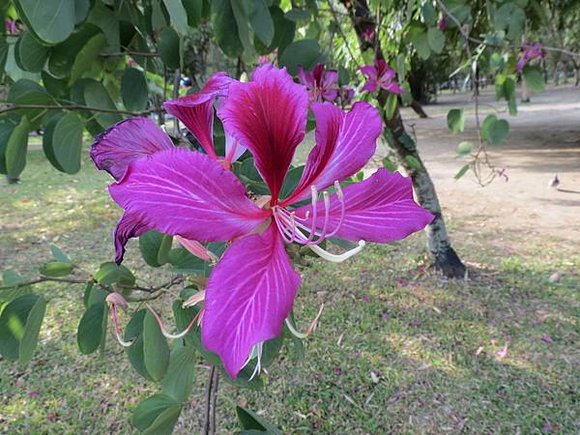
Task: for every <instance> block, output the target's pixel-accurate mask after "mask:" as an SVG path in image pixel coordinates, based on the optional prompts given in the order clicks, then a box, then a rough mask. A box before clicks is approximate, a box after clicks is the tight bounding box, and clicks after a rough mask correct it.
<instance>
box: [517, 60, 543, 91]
mask: <svg viewBox="0 0 580 435" xmlns="http://www.w3.org/2000/svg"><path fill="white" fill-rule="evenodd" d="M522 75H523V76H524V82H525V85H526V86H527V87H528V89H529V90H530V91H532V92H543V91H544V77H543V75H542V72H541V71H540V69H539V68H538V67H535V66H529V65H526V66H525V67H524V70H523V71H522Z"/></svg>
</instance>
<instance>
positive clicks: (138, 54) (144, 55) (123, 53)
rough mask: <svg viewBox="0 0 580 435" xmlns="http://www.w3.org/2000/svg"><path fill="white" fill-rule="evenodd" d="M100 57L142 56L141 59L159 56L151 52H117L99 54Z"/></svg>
mask: <svg viewBox="0 0 580 435" xmlns="http://www.w3.org/2000/svg"><path fill="white" fill-rule="evenodd" d="M99 56H101V57H112V56H143V57H159V56H160V54H159V53H157V52H151V51H118V52H114V53H100V54H99Z"/></svg>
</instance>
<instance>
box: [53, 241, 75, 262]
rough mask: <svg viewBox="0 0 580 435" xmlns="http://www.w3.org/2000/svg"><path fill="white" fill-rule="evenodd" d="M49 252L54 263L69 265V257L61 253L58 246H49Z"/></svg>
mask: <svg viewBox="0 0 580 435" xmlns="http://www.w3.org/2000/svg"><path fill="white" fill-rule="evenodd" d="M50 252H51V253H52V256H53V257H54V259H55V260H56V261H60V262H61V263H71V261H70V258H69V256H68V255H66V254H65V253H64V252H62V250H61V249H60V248H59V247H58V246H56V245H53V244H51V245H50Z"/></svg>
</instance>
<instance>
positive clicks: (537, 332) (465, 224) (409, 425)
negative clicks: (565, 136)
mask: <svg viewBox="0 0 580 435" xmlns="http://www.w3.org/2000/svg"><path fill="white" fill-rule="evenodd" d="M108 182H109V179H108V177H107V176H106V174H101V173H98V172H97V171H95V170H93V169H92V167H91V166H90V163H89V162H88V159H87V161H85V162H84V167H83V170H82V171H81V173H79V174H77V175H73V176H70V175H65V174H61V173H59V172H57V171H56V170H55V169H52V168H51V167H50V166H49V165H48V164H47V163H46V162H45V161H44V158H43V157H42V155H41V151H33V152H31V153H30V158H29V164H28V167H27V169H26V171H25V172H24V174H23V175H22V183H21V184H20V185H17V186H13V185H12V186H8V185H5V184H3V185H2V186H1V187H0V193H1V195H2V199H3V200H2V201H0V223H1V235H2V237H1V238H0V264H1V265H2V269H15V270H18V271H19V272H21V273H23V274H24V275H26V276H29V277H31V276H34V274H35V273H36V272H35V271H36V269H37V267H38V265H39V264H41V263H42V262H43V261H45V260H47V259H49V258H50V253H49V249H48V244H49V243H56V244H57V245H59V246H60V247H61V248H63V250H64V251H65V252H67V253H68V254H69V255H70V256H71V257H72V258H73V260H75V262H77V263H79V264H80V266H82V268H83V269H84V270H86V271H91V270H94V268H95V266H96V265H98V264H99V263H101V262H103V261H108V260H110V259H111V258H112V255H113V249H112V243H111V229H112V228H113V225H114V223H115V221H116V219H118V217H119V215H120V211H119V210H118V209H117V207H116V206H115V205H114V204H112V202H111V201H110V199H109V198H108V196H107V192H106V185H107V184H108ZM448 221H449V224H450V227H451V232H452V234H453V235H454V237H455V240H454V242H455V245H456V247H457V248H458V250H459V251H460V253H461V254H462V256H463V258H465V259H466V260H467V261H468V263H469V265H470V279H469V280H468V281H462V280H461V281H449V280H446V279H443V278H442V277H441V276H439V275H436V274H433V273H432V272H431V271H430V270H429V269H428V257H427V256H426V254H425V251H424V238H423V235H422V234H418V235H415V236H413V237H411V238H410V239H408V240H407V241H405V242H402V243H399V244H396V245H392V246H369V247H368V248H366V249H365V250H364V251H363V253H362V254H361V255H359V256H357V257H355V258H353V259H352V260H349V262H348V263H347V264H345V265H341V266H336V265H333V264H328V263H324V262H321V261H313V262H312V265H311V266H310V267H307V268H303V269H302V270H301V272H302V274H303V283H304V285H303V287H302V288H301V289H300V294H299V297H298V300H297V303H296V313H297V318H298V322H299V325H300V326H302V327H304V326H305V325H307V324H308V322H309V321H310V320H311V319H312V318H314V316H315V315H316V312H317V311H318V308H319V306H320V304H322V303H324V304H325V311H324V314H323V316H322V319H321V323H320V326H319V329H318V330H317V332H316V334H314V335H313V336H312V337H311V338H309V339H308V341H307V351H306V355H307V358H306V359H305V360H303V361H295V360H294V359H293V358H292V357H291V356H290V354H289V353H285V354H284V357H283V358H282V359H281V361H280V362H279V363H278V364H275V365H274V366H273V367H272V368H271V369H270V371H269V375H268V376H267V386H266V388H265V390H263V391H261V392H251V391H245V390H235V389H234V388H232V387H230V386H229V385H226V384H225V383H222V390H221V395H220V398H219V414H220V427H221V428H222V433H231V431H233V430H234V428H236V427H237V426H236V422H235V415H234V410H233V408H234V407H233V405H234V404H243V405H246V406H248V408H250V409H252V410H254V411H256V412H259V413H260V414H262V415H264V417H265V418H267V419H269V420H270V421H271V422H272V423H274V424H276V425H277V426H279V427H281V428H282V429H283V430H284V432H285V433H312V432H319V433H332V434H335V433H340V434H342V433H355V434H358V433H361V434H362V433H370V434H375V433H388V432H395V433H460V432H463V433H522V434H524V433H541V432H542V431H544V432H548V431H551V432H553V433H575V432H577V429H578V426H577V424H578V421H579V415H578V408H577V397H578V396H577V394H578V379H577V367H578V362H579V361H580V358H579V356H580V355H579V351H578V346H577V343H578V339H579V337H578V324H577V320H578V313H579V310H578V308H579V303H578V289H579V288H580V276H579V268H580V253H578V252H577V251H575V250H574V249H573V247H568V246H565V245H562V244H560V243H559V241H556V240H553V239H545V240H532V241H530V240H522V239H521V238H518V236H517V235H514V234H498V233H497V232H494V233H493V234H492V233H491V232H483V231H482V230H480V229H477V230H473V228H474V227H475V226H474V223H473V222H470V221H469V219H468V218H464V217H461V216H460V213H459V211H451V213H448ZM138 257H139V254H138V249H137V247H136V244H135V243H131V244H130V246H129V250H128V261H129V264H130V265H131V266H133V267H135V268H136V270H137V275H138V277H140V278H142V279H143V280H144V281H147V280H149V279H159V277H158V276H156V275H157V272H152V271H151V270H150V269H146V268H143V266H142V261H141V260H140V259H139V258H138ZM555 271H560V272H561V273H562V278H561V280H560V281H559V282H553V283H552V282H550V281H549V277H550V275H552V274H553V273H554V272H555ZM82 290H83V288H82V286H66V285H43V286H42V287H39V288H38V291H40V292H42V294H43V295H44V296H45V297H46V298H47V299H48V300H49V303H48V308H47V314H46V318H45V323H44V325H43V328H42V330H41V334H40V342H39V347H38V349H37V351H36V354H35V356H34V358H33V360H32V362H31V364H30V366H29V367H28V368H26V369H21V368H19V367H18V366H17V365H16V364H13V363H10V362H7V361H1V362H0V433H10V434H13V433H22V434H29V433H55V434H60V433H131V432H132V431H133V429H132V427H131V425H130V423H129V419H130V412H131V411H132V409H134V407H135V406H136V404H137V403H138V402H139V401H140V400H142V399H143V398H145V397H147V396H148V395H150V394H152V393H153V392H155V391H156V388H157V387H156V386H155V385H153V384H150V383H147V382H145V381H144V380H142V379H141V378H140V377H139V376H138V375H137V374H136V373H135V372H134V371H133V369H132V368H131V367H130V366H129V364H128V362H127V360H126V357H125V355H124V353H123V351H122V350H121V349H120V348H119V347H118V346H116V345H115V343H114V342H113V340H110V342H109V343H107V351H106V353H105V355H104V356H103V357H100V356H99V355H92V356H83V355H81V354H80V353H79V351H78V348H77V345H76V337H75V331H76V327H77V324H78V320H79V319H80V316H81V315H82V310H83V309H82ZM169 303H170V300H169V298H162V299H160V300H157V301H155V304H156V307H158V308H160V309H162V308H167V306H168V305H169ZM506 344H507V355H505V356H502V354H501V351H502V350H503V348H504V346H506ZM197 373H198V376H197V379H196V386H195V388H194V393H193V395H192V397H191V400H190V402H189V403H188V405H187V407H186V409H185V410H184V412H183V414H182V418H181V419H180V421H179V423H178V426H177V430H176V432H177V433H184V434H185V433H197V432H198V430H199V426H200V422H201V420H202V408H203V384H204V381H205V378H206V369H205V368H204V367H202V366H200V367H199V368H198V371H197Z"/></svg>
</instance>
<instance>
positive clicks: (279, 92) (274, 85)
mask: <svg viewBox="0 0 580 435" xmlns="http://www.w3.org/2000/svg"><path fill="white" fill-rule="evenodd" d="M307 109H308V94H307V92H306V89H305V88H304V86H301V85H298V84H296V83H294V81H293V80H292V77H290V75H289V74H288V73H287V72H286V69H285V68H283V69H278V68H275V67H273V66H272V65H264V66H261V67H259V68H258V69H256V71H255V72H254V75H253V77H252V81H250V82H249V83H234V84H232V85H231V86H230V89H229V94H228V98H227V99H226V101H225V102H224V104H223V106H222V107H221V108H220V109H219V111H218V113H219V117H220V119H221V120H222V122H223V124H224V127H225V129H226V130H227V131H228V132H229V133H230V134H231V135H232V136H233V137H234V138H235V139H237V140H238V141H239V142H240V143H241V144H242V145H243V146H245V147H246V148H248V149H249V150H250V152H251V153H252V154H253V155H254V161H255V163H256V168H257V169H258V171H259V172H260V174H261V175H262V178H263V179H264V181H266V183H267V184H268V187H269V188H270V192H271V194H272V197H273V198H274V200H275V199H276V198H277V197H278V194H279V193H280V188H281V187H282V183H283V182H284V177H285V176H286V172H287V171H288V167H289V166H290V162H291V161H292V157H293V156H294V151H295V150H296V147H297V146H298V144H299V143H300V142H301V141H302V139H303V138H304V133H305V130H306V115H307Z"/></svg>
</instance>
